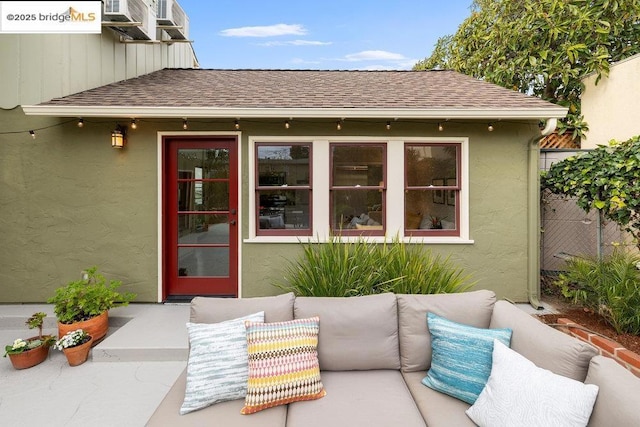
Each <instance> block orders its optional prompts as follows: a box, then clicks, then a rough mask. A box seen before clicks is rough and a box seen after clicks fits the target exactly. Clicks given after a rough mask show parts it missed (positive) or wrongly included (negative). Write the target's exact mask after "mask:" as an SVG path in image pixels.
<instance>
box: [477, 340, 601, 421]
mask: <svg viewBox="0 0 640 427" xmlns="http://www.w3.org/2000/svg"><path fill="white" fill-rule="evenodd" d="M597 396H598V386H596V385H593V384H584V383H581V382H580V381H576V380H574V379H571V378H567V377H563V376H561V375H557V374H554V373H553V372H551V371H548V370H546V369H542V368H539V367H537V366H536V365H535V364H534V363H533V362H531V361H530V360H528V359H527V358H525V357H524V356H522V355H520V354H519V353H517V352H515V351H514V350H511V349H510V348H509V347H507V346H505V345H504V344H502V343H501V342H500V341H498V340H495V341H494V343H493V364H492V368H491V375H490V376H489V380H488V381H487V385H486V386H485V388H484V390H482V392H481V393H480V396H478V399H477V400H476V402H475V403H474V404H473V406H471V407H470V408H469V409H467V411H466V414H467V415H468V416H469V418H471V420H473V422H475V423H476V424H478V425H479V426H480V427H490V426H516V425H517V426H519V427H549V426H562V427H578V426H580V427H584V426H586V425H587V423H588V422H589V417H590V416H591V411H592V410H593V405H594V403H595V401H596V397H597Z"/></svg>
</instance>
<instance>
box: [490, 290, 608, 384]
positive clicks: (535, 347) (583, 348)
mask: <svg viewBox="0 0 640 427" xmlns="http://www.w3.org/2000/svg"><path fill="white" fill-rule="evenodd" d="M490 327H491V328H511V329H512V330H513V335H512V336H511V348H512V349H513V350H515V351H517V352H518V353H520V354H522V355H523V356H524V357H526V358H527V359H529V360H531V361H532V362H533V363H535V364H536V365H537V366H539V367H541V368H544V369H548V370H550V371H551V372H554V373H556V374H558V375H564V376H565V377H569V378H573V379H574V380H577V381H584V379H585V378H586V376H587V370H588V368H589V361H590V360H591V358H592V357H593V356H595V355H597V354H598V351H597V350H596V348H595V347H593V346H592V345H590V344H587V343H584V342H582V341H580V340H578V339H576V338H573V337H571V336H569V335H567V334H565V333H562V332H560V331H558V330H556V329H554V328H552V327H551V326H548V325H545V324H544V323H542V322H541V321H540V320H538V319H535V318H534V317H533V316H532V315H530V314H527V313H525V312H524V311H523V310H521V309H519V308H518V307H516V306H515V305H513V304H511V303H509V302H507V301H498V302H496V304H495V306H494V307H493V314H492V315H491V325H490Z"/></svg>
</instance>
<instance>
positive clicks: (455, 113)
mask: <svg viewBox="0 0 640 427" xmlns="http://www.w3.org/2000/svg"><path fill="white" fill-rule="evenodd" d="M22 110H23V111H24V113H25V114H26V115H28V116H52V117H116V118H117V117H123V118H183V117H188V118H290V119H295V118H328V119H329V118H330V119H335V118H342V119H348V118H353V119H355V118H358V119H364V118H368V119H386V120H391V119H437V120H447V119H448V120H452V119H469V120H473V119H485V120H508V119H526V120H537V119H541V118H545V119H550V118H558V119H560V118H563V117H565V116H566V114H567V108H564V107H555V106H554V107H549V108H521V109H508V108H504V109H502V108H501V109H433V110H431V109H405V108H211V107H177V108H176V107H133V106H130V107H129V106H117V107H114V106H81V105H79V106H60V105H42V104H40V105H23V106H22Z"/></svg>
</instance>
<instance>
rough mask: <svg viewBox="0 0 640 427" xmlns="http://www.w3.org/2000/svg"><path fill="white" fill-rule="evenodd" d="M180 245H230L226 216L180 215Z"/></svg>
mask: <svg viewBox="0 0 640 427" xmlns="http://www.w3.org/2000/svg"><path fill="white" fill-rule="evenodd" d="M178 243H179V244H183V245H188V244H212V243H222V244H228V243H229V224H228V220H227V216H226V215H197V214H180V215H178Z"/></svg>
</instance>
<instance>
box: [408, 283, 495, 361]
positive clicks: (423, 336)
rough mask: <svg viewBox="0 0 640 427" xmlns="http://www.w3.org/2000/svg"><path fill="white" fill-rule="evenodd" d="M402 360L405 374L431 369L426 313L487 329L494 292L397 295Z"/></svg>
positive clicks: (493, 301) (429, 338)
mask: <svg viewBox="0 0 640 427" xmlns="http://www.w3.org/2000/svg"><path fill="white" fill-rule="evenodd" d="M397 297H398V323H399V328H398V335H399V337H400V360H401V362H402V370H403V371H404V372H416V371H426V370H427V369H429V366H431V335H430V334H429V330H428V329H427V322H426V321H425V319H426V316H427V312H432V313H435V314H437V315H439V316H442V317H445V318H447V319H449V320H453V321H454V322H459V323H464V324H466V325H470V326H475V327H477V328H488V327H489V322H490V320H491V312H492V310H493V304H494V303H495V301H496V296H495V293H493V292H492V291H488V290H480V291H473V292H464V293H456V294H435V295H397Z"/></svg>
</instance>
